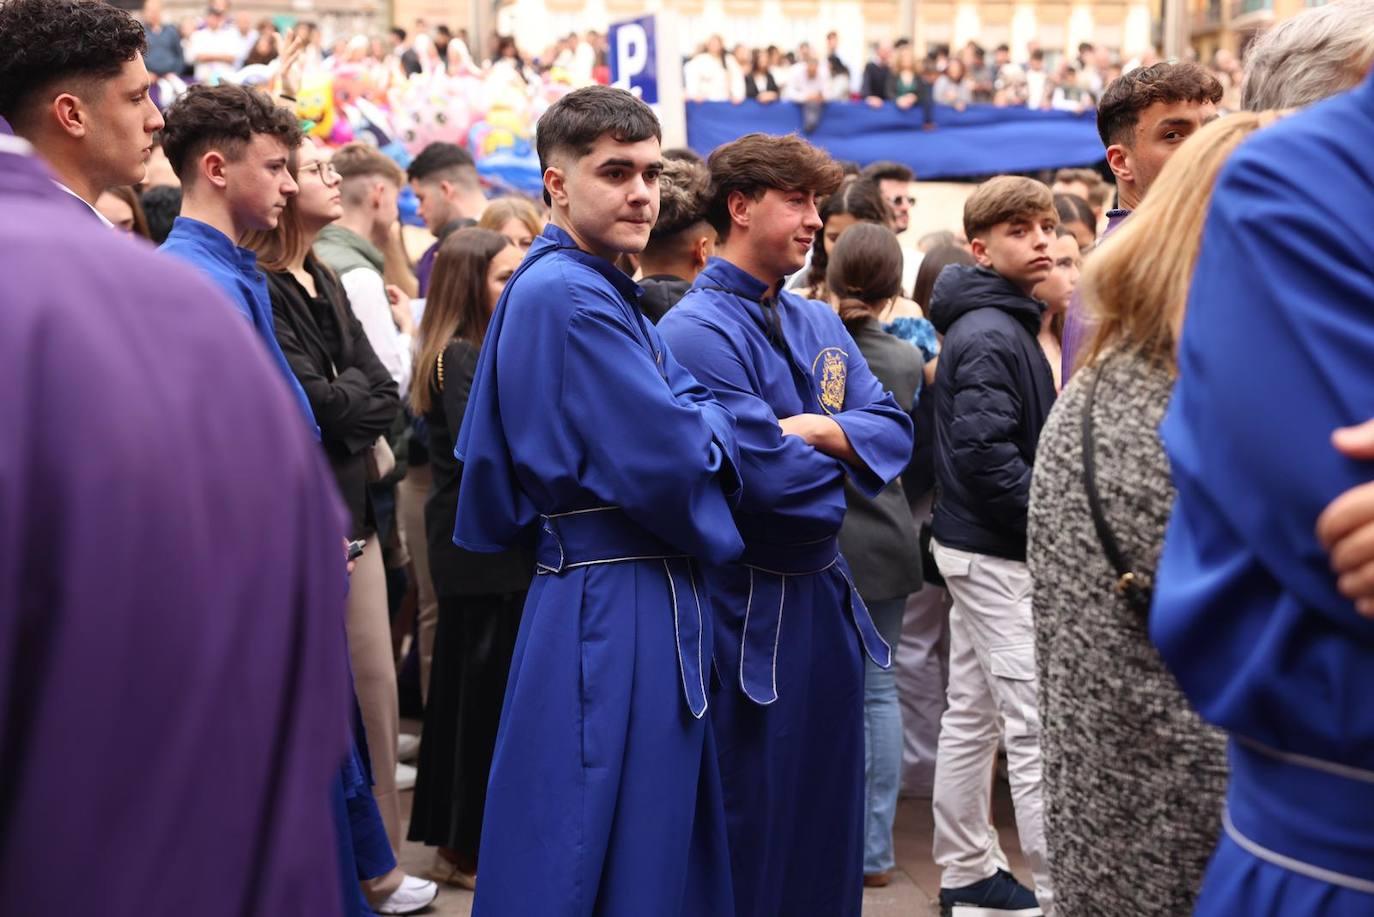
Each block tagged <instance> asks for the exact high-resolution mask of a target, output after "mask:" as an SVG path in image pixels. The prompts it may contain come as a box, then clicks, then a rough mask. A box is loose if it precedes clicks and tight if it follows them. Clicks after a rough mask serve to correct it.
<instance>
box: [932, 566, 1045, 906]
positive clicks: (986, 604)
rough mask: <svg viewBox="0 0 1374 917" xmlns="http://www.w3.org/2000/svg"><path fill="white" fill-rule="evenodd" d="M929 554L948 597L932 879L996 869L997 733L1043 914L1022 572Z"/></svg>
mask: <svg viewBox="0 0 1374 917" xmlns="http://www.w3.org/2000/svg"><path fill="white" fill-rule="evenodd" d="M931 551H932V553H933V554H934V555H935V562H936V564H938V565H939V567H940V575H941V576H943V577H944V578H945V585H946V588H948V589H949V593H950V597H951V598H952V599H953V607H952V608H951V610H950V616H949V632H950V647H949V689H948V704H949V706H948V708H947V709H946V710H945V715H944V717H943V718H942V719H941V721H940V747H939V752H938V754H937V757H936V763H935V795H934V803H933V805H934V816H935V848H934V854H935V862H936V863H938V864H939V865H940V866H941V867H942V868H943V874H942V876H941V882H940V885H941V887H943V888H959V887H962V886H965V885H972V884H973V883H975V882H980V881H982V880H983V879H986V878H988V877H990V876H992V875H993V874H994V873H995V872H996V871H997V870H998V869H999V868H1004V867H1005V863H1006V861H1005V859H1004V858H1003V856H1002V852H1001V849H1000V847H999V846H998V844H997V832H996V830H995V829H994V828H993V826H992V821H991V806H992V769H993V765H994V762H995V760H996V756H997V746H998V743H999V741H1000V740H1001V739H1003V738H1004V737H1005V741H1006V749H1007V771H1008V777H1009V783H1010V784H1011V796H1012V803H1013V806H1014V807H1015V810H1016V831H1017V834H1018V836H1019V837H1020V840H1021V850H1022V852H1023V853H1024V854H1025V856H1026V860H1027V862H1028V863H1029V864H1030V868H1031V873H1032V875H1033V876H1034V878H1035V893H1036V897H1037V898H1038V899H1039V902H1040V906H1041V908H1042V909H1043V910H1044V912H1045V914H1046V915H1049V914H1050V913H1051V904H1052V897H1053V894H1052V890H1051V888H1050V875H1049V867H1048V863H1047V858H1046V850H1045V830H1044V806H1043V804H1042V802H1041V796H1040V715H1039V711H1038V708H1037V706H1036V703H1037V697H1036V696H1037V680H1036V673H1035V631H1034V627H1033V624H1032V621H1031V575H1030V570H1029V568H1027V566H1026V565H1025V564H1024V563H1020V562H1018V561H1013V560H1005V559H1003V558H1000V557H992V556H989V555H987V554H974V553H972V552H969V551H959V550H955V549H953V548H947V547H945V546H944V545H941V544H939V543H938V542H935V541H932V543H931Z"/></svg>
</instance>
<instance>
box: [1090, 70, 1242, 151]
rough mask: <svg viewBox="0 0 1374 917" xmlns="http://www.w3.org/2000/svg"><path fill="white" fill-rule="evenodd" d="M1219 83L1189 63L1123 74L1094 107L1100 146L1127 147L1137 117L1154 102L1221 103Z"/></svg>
mask: <svg viewBox="0 0 1374 917" xmlns="http://www.w3.org/2000/svg"><path fill="white" fill-rule="evenodd" d="M1222 94H1223V90H1222V88H1221V82H1220V81H1219V80H1218V79H1217V78H1216V77H1214V76H1212V74H1210V73H1208V72H1207V71H1206V70H1204V69H1203V68H1202V67H1200V66H1199V65H1197V64H1195V63H1192V62H1191V61H1180V62H1173V61H1163V62H1161V63H1158V64H1155V65H1153V66H1151V67H1138V68H1136V69H1135V70H1132V71H1131V72H1130V73H1126V74H1122V75H1121V76H1119V77H1117V78H1116V79H1115V80H1112V82H1111V84H1110V85H1108V86H1107V89H1106V90H1105V91H1104V92H1103V93H1102V99H1101V101H1099V102H1098V103H1097V133H1098V136H1100V137H1101V138H1102V145H1103V146H1111V145H1112V144H1113V143H1123V144H1127V145H1130V144H1131V143H1132V142H1133V141H1134V139H1135V128H1136V124H1137V122H1138V121H1139V120H1140V113H1141V112H1142V111H1144V110H1145V109H1147V108H1149V107H1150V106H1151V105H1153V104H1154V103H1156V102H1166V103H1169V104H1177V103H1179V102H1197V103H1199V104H1201V103H1203V102H1211V103H1213V104H1216V103H1218V102H1220V101H1221V97H1222Z"/></svg>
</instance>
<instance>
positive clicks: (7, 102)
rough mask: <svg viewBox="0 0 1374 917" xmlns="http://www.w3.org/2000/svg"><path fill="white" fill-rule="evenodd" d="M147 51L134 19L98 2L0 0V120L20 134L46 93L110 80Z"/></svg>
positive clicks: (145, 40)
mask: <svg viewBox="0 0 1374 917" xmlns="http://www.w3.org/2000/svg"><path fill="white" fill-rule="evenodd" d="M147 49H148V39H147V37H146V36H145V35H144V34H143V26H142V25H140V24H139V22H138V20H136V19H134V17H133V16H130V15H129V14H128V13H127V12H125V11H124V10H121V9H119V8H117V7H114V6H111V5H110V4H108V3H104V2H102V0H0V116H3V117H4V118H5V120H7V121H9V122H10V124H11V125H12V126H13V127H14V128H15V129H16V130H22V129H23V128H24V127H26V126H27V124H28V122H29V120H30V118H31V117H32V114H33V111H32V109H33V108H34V107H35V105H36V103H37V102H38V101H39V95H40V93H41V92H42V91H43V90H44V89H49V88H52V87H56V86H58V85H60V84H63V83H65V82H68V81H70V80H71V79H73V78H76V79H86V80H107V79H110V78H111V77H114V76H117V75H118V74H119V71H120V69H121V68H122V67H123V66H124V64H126V63H127V62H129V61H131V60H133V59H134V58H135V57H136V56H138V55H139V54H142V53H143V52H144V51H146V50H147ZM63 88H64V89H66V88H68V87H67V86H63Z"/></svg>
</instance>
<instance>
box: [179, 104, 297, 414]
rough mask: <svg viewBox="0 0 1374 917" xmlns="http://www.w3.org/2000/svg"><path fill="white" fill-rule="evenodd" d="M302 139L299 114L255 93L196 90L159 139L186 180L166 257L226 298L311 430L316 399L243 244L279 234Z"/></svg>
mask: <svg viewBox="0 0 1374 917" xmlns="http://www.w3.org/2000/svg"><path fill="white" fill-rule="evenodd" d="M302 136H303V135H302V134H301V128H300V123H299V122H298V121H297V120H296V116H295V115H294V114H293V113H292V112H290V111H287V110H286V109H285V108H280V107H278V106H277V105H276V104H275V103H274V102H273V101H272V100H271V99H270V98H268V97H267V96H266V95H264V94H263V93H261V92H258V91H257V90H256V89H249V88H247V87H243V86H235V85H234V84H232V83H226V84H223V85H220V86H193V87H192V88H191V89H190V90H189V91H188V92H187V93H186V95H184V96H182V97H181V98H179V99H177V100H176V102H175V103H174V104H173V105H172V107H171V108H169V109H168V110H167V126H166V128H165V129H164V130H163V132H162V148H163V150H164V151H165V152H166V154H167V160H168V162H170V163H171V165H172V170H173V171H174V172H176V175H177V178H178V179H179V180H180V181H181V216H179V217H177V218H176V221H175V222H174V223H173V224H172V231H171V232H170V233H169V234H168V235H167V241H166V242H163V243H162V246H161V250H162V251H165V252H167V253H168V254H170V255H175V256H176V257H178V258H181V259H182V260H184V261H186V262H188V263H190V264H191V265H193V266H194V267H196V268H199V269H200V270H201V271H203V272H205V274H207V275H208V276H209V277H210V279H212V280H214V281H215V282H216V283H217V284H219V286H220V288H221V289H223V290H224V292H225V293H227V294H229V301H230V302H232V303H233V304H234V306H235V308H237V309H238V310H239V311H240V312H241V313H243V317H244V318H246V319H248V321H249V323H250V324H252V326H253V329H254V330H255V331H256V332H257V333H258V337H260V338H261V339H262V342H263V345H264V346H265V347H266V348H267V351H268V353H269V355H270V356H271V357H272V360H273V362H275V363H276V364H277V368H278V369H279V370H281V373H282V377H283V378H284V379H285V380H286V382H287V384H288V385H290V386H291V390H292V393H293V394H294V395H295V396H296V400H297V402H298V403H299V404H300V407H301V410H302V411H303V412H304V413H305V416H306V417H307V418H308V419H309V421H310V423H311V425H312V426H314V418H315V414H314V411H312V410H311V408H310V401H309V399H308V398H306V395H305V390H304V389H302V388H301V384H300V382H299V381H298V380H297V379H296V375H295V373H293V372H292V371H291V367H290V365H289V364H288V363H287V362H286V357H285V356H284V355H283V354H282V351H281V347H280V346H279V345H278V344H277V335H276V331H275V330H274V328H273V324H272V300H271V298H270V297H269V295H268V292H267V278H266V277H264V276H263V274H262V272H261V271H259V270H258V257H257V255H256V254H254V253H253V251H252V250H251V249H247V248H241V247H239V244H238V243H239V241H240V240H241V239H243V237H244V235H246V234H247V233H249V232H251V231H253V230H268V229H275V228H276V226H277V220H278V219H279V218H280V217H281V213H282V210H283V209H284V208H285V207H286V201H287V199H288V198H290V197H291V196H292V195H294V194H295V193H296V190H297V188H296V181H295V179H293V178H292V177H291V172H290V171H289V170H288V169H287V161H288V159H289V158H290V156H291V152H292V151H293V150H295V149H296V147H298V146H300V144H301V137H302Z"/></svg>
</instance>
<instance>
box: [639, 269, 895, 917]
mask: <svg viewBox="0 0 1374 917" xmlns="http://www.w3.org/2000/svg"><path fill="white" fill-rule="evenodd" d="M768 296H769V289H768V286H767V285H766V284H764V283H763V282H762V281H761V280H759V279H758V278H756V277H753V276H752V275H750V274H748V273H746V272H745V271H743V270H741V269H740V268H738V267H736V266H735V265H733V264H731V263H730V262H728V261H724V260H722V259H720V258H713V259H712V260H711V261H710V262H709V263H708V264H707V266H706V268H705V270H703V271H702V273H701V274H700V275H699V276H698V277H697V279H696V282H695V283H694V285H693V287H692V289H691V290H690V291H689V292H688V293H687V295H686V296H685V297H684V298H683V299H682V300H681V301H680V302H679V303H678V305H677V306H675V307H674V308H673V309H672V311H670V312H669V313H668V314H667V315H666V316H665V317H664V318H663V320H662V321H661V322H660V323H659V325H658V329H659V331H660V332H662V334H663V338H664V340H666V341H667V342H668V344H669V346H671V347H672V349H673V353H674V354H675V355H676V356H677V357H678V359H679V360H681V361H682V364H683V365H684V366H686V367H687V369H688V370H690V371H691V372H692V374H693V375H694V376H696V378H697V379H699V380H700V381H701V382H702V383H703V384H704V385H705V386H706V387H707V388H709V389H710V390H711V391H712V392H713V393H714V394H715V396H716V397H717V398H718V399H720V401H721V403H722V404H724V405H725V406H726V407H727V408H729V410H730V411H731V412H732V413H733V414H734V415H735V417H736V420H737V423H738V428H737V433H736V435H737V437H738V440H739V449H740V460H741V463H742V465H741V468H742V472H743V477H744V493H743V496H742V498H741V502H740V505H739V508H738V509H737V510H736V513H735V521H736V523H737V524H738V526H739V531H740V534H741V535H742V536H743V537H744V542H745V552H744V555H743V557H742V559H741V563H738V564H720V563H716V564H713V565H712V566H710V567H709V568H708V569H707V581H708V583H709V584H710V586H711V593H712V602H713V608H714V610H715V615H716V621H715V635H716V639H715V664H716V667H717V670H718V672H719V676H720V683H719V686H718V688H717V690H716V691H715V692H714V693H713V696H712V705H713V706H712V718H713V720H714V723H715V728H716V739H717V742H718V744H719V747H720V762H721V780H722V783H723V785H724V788H725V805H726V816H727V819H728V821H729V829H730V859H731V865H732V869H733V873H734V876H733V881H734V885H735V910H736V912H737V913H738V914H740V915H741V917H743V915H748V917H793V915H801V914H807V915H810V914H816V915H822V914H823V915H826V917H846V915H854V917H857V915H858V913H859V910H860V906H861V904H862V899H863V874H862V870H863V818H864V802H863V787H864V744H863V664H862V659H861V657H860V646H861V645H862V647H863V649H864V650H865V651H866V652H867V653H868V655H869V656H870V657H871V658H872V659H873V660H874V661H875V662H876V663H878V664H879V665H881V666H883V667H886V666H887V665H889V664H890V661H891V650H890V649H889V647H888V646H887V644H886V643H884V642H883V639H882V637H880V636H879V635H878V632H877V630H876V628H874V626H873V621H872V619H871V618H870V617H869V615H868V609H867V608H865V607H864V604H863V600H862V599H860V598H859V594H858V591H857V590H856V589H855V588H854V584H853V582H852V580H851V578H850V575H849V568H848V566H847V565H846V564H845V562H844V559H843V558H842V557H840V555H839V549H838V546H837V542H836V537H837V535H838V533H839V530H840V523H841V522H842V521H843V520H844V512H845V494H844V482H845V479H846V477H848V478H850V479H852V480H853V481H854V483H855V484H856V485H857V486H858V488H859V489H860V490H861V491H863V492H864V494H865V495H866V496H869V497H873V496H875V495H876V494H877V493H878V492H879V491H880V490H882V488H883V487H884V486H885V485H886V484H887V483H888V482H890V481H892V480H893V479H894V478H896V477H897V476H898V475H899V474H900V473H901V472H902V470H903V469H904V468H905V467H906V465H907V462H908V461H909V460H910V458H911V443H912V426H911V420H910V418H909V417H908V416H907V414H906V413H905V412H904V411H903V410H902V409H901V408H900V407H898V405H897V403H896V402H895V401H894V400H893V398H892V396H891V395H890V394H887V393H885V392H884V391H883V387H882V385H881V384H880V383H879V382H878V380H877V379H876V378H875V377H874V376H873V374H872V373H871V372H870V371H869V368H868V364H867V363H866V362H865V361H864V358H863V356H862V354H860V352H859V348H858V346H857V345H856V344H855V343H854V340H853V339H852V338H851V337H850V336H849V332H847V331H846V330H845V327H844V324H843V323H842V322H841V321H840V318H839V316H838V315H836V314H835V313H834V311H833V310H831V309H830V308H829V307H828V306H826V305H824V304H823V303H818V302H813V301H810V300H806V299H803V298H801V297H800V296H797V295H795V294H792V293H787V292H783V293H781V294H780V295H778V296H776V297H775V298H768ZM802 413H812V414H824V415H827V416H830V417H833V418H834V420H835V421H836V422H837V423H839V425H840V426H841V427H842V428H843V429H844V432H845V434H846V435H847V436H848V438H849V441H850V444H851V446H852V447H853V448H854V451H855V452H856V453H857V454H858V457H859V461H860V465H859V466H858V467H852V466H850V465H848V464H846V463H845V462H842V461H841V460H839V459H836V458H833V457H831V456H829V455H825V454H824V453H821V452H819V451H817V450H816V449H815V448H813V447H812V446H810V445H808V444H807V443H806V442H805V441H804V440H802V439H801V438H800V437H797V436H784V435H782V430H781V429H780V427H779V426H778V421H779V419H781V418H784V417H789V416H792V415H795V414H802Z"/></svg>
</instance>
